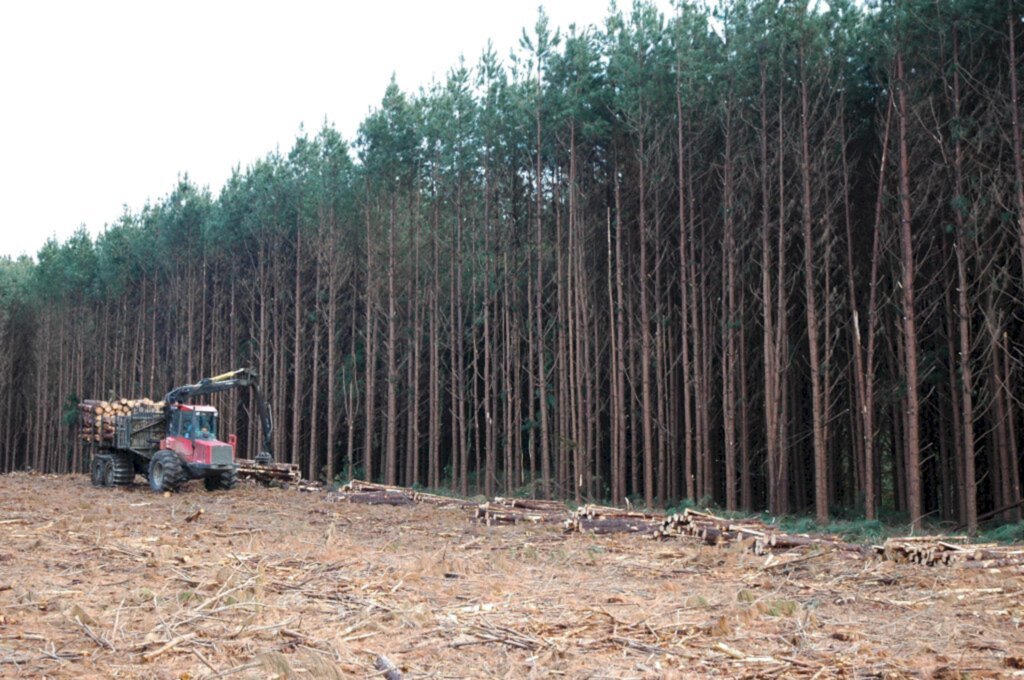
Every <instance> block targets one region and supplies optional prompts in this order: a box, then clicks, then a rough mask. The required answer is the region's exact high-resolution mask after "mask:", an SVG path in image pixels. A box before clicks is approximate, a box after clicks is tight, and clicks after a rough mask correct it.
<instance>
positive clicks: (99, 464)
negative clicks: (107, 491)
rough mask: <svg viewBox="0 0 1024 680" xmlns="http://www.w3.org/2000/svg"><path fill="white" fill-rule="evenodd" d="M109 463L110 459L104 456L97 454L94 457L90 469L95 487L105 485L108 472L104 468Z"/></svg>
mask: <svg viewBox="0 0 1024 680" xmlns="http://www.w3.org/2000/svg"><path fill="white" fill-rule="evenodd" d="M109 462H110V459H109V458H108V457H107V456H104V455H102V454H97V455H95V456H93V458H92V465H91V466H90V468H89V471H90V473H91V481H92V485H93V486H103V485H104V477H106V471H105V470H104V469H103V468H104V466H105V465H106V464H107V463H109Z"/></svg>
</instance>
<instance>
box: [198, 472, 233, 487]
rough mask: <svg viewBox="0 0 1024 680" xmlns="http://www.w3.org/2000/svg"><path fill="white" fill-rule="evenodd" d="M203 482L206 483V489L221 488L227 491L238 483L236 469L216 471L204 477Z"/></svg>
mask: <svg viewBox="0 0 1024 680" xmlns="http://www.w3.org/2000/svg"><path fill="white" fill-rule="evenodd" d="M203 484H205V485H206V490H207V491H217V490H219V489H223V490H225V491H229V490H231V489H234V488H235V485H236V484H238V470H237V469H236V468H232V469H230V470H228V471H227V472H221V473H218V474H216V475H214V476H212V477H206V478H204V479H203Z"/></svg>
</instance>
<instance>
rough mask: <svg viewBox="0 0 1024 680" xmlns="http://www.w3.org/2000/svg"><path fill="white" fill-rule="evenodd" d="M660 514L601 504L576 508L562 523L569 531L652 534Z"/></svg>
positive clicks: (655, 529)
mask: <svg viewBox="0 0 1024 680" xmlns="http://www.w3.org/2000/svg"><path fill="white" fill-rule="evenodd" d="M664 519H665V516H664V515H662V514H656V513H648V512H641V511H639V510H623V509H622V508H613V507H608V506H603V505H584V506H582V507H580V508H577V509H576V511H575V512H574V513H572V515H571V516H570V517H569V519H567V520H565V523H564V524H563V526H564V528H565V531H566V532H569V533H591V534H618V533H631V534H641V535H644V536H652V537H653V536H654V535H655V532H656V531H658V529H659V528H660V527H661V524H662V522H663V521H664Z"/></svg>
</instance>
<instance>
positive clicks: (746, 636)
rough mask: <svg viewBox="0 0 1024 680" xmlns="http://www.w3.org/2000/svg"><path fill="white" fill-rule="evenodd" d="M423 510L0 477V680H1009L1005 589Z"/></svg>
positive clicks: (1015, 625)
mask: <svg viewBox="0 0 1024 680" xmlns="http://www.w3.org/2000/svg"><path fill="white" fill-rule="evenodd" d="M349 491H351V492H377V493H380V492H381V491H382V489H380V488H374V487H372V486H371V487H361V486H360V485H359V484H356V485H354V486H353V488H352V489H350V490H349ZM410 496H411V493H410ZM133 497H134V498H133ZM446 502H450V499H449V501H446ZM413 503H415V505H410V506H401V507H388V506H375V505H369V504H360V503H358V502H356V503H348V502H337V501H336V500H335V499H333V498H332V495H331V494H328V493H324V494H307V493H300V492H298V491H296V490H295V489H294V488H293V487H288V488H265V487H260V486H256V485H248V484H246V485H241V486H239V487H238V488H236V489H235V490H234V491H233V492H232V493H229V494H207V493H205V492H204V491H203V490H202V489H201V488H199V489H196V488H186V489H184V490H183V491H181V492H179V493H176V494H171V495H169V496H163V495H153V494H150V493H149V492H148V491H147V490H146V489H145V488H143V487H141V486H137V487H130V488H126V489H125V490H124V493H119V494H110V493H107V492H105V491H104V490H103V489H96V488H93V487H92V486H91V485H90V484H89V480H88V478H87V477H84V476H82V475H67V476H50V475H33V474H25V473H16V474H11V475H0V517H4V521H3V522H0V584H2V586H3V587H0V675H13V676H15V677H44V676H45V677H126V678H134V677H138V678H142V677H147V678H148V677H167V678H182V677H189V678H193V679H194V680H199V679H200V678H202V679H204V680H213V678H218V677H230V678H231V679H232V680H234V679H236V678H238V679H241V680H256V679H257V678H268V677H279V678H285V677H295V678H302V677H326V678H331V677H386V676H384V675H383V673H384V672H386V671H382V670H381V668H382V665H383V664H382V662H379V661H378V658H379V657H383V658H384V659H387V660H388V661H389V662H390V664H391V666H393V667H394V668H395V669H398V670H397V672H400V673H401V674H402V676H404V677H406V678H409V679H410V680H412V679H414V678H426V677H451V676H452V675H453V674H455V675H458V676H460V677H567V678H576V677H635V678H642V677H679V678H687V677H777V678H802V679H804V680H809V679H810V678H818V679H819V680H821V679H824V678H839V677H886V678H907V677H922V676H927V677H962V676H963V675H965V674H970V675H971V676H972V677H973V676H977V677H997V676H1000V675H1007V674H1012V672H1013V669H1015V668H1017V666H1019V665H1020V664H1021V661H1020V657H1021V655H1020V652H1019V650H1020V649H1024V627H1022V626H1021V625H1020V621H1021V620H1022V619H1024V605H1022V599H1021V595H1022V593H1024V576H1022V575H1021V574H1019V573H1016V572H1014V571H1012V570H996V569H967V568H958V567H957V566H952V565H951V567H950V568H931V567H928V566H925V565H924V564H916V563H913V562H906V563H897V562H893V561H887V560H884V559H881V556H880V555H878V556H877V557H876V555H875V553H874V552H873V551H869V552H870V553H871V554H869V555H867V556H866V558H862V557H861V556H860V555H859V554H854V553H847V552H837V551H834V550H825V549H819V548H807V547H803V546H801V547H798V548H792V549H781V548H776V549H774V550H772V551H769V553H768V554H767V555H765V556H759V555H756V554H754V552H753V551H752V550H750V549H749V546H748V544H749V543H750V540H751V539H749V538H746V539H743V540H736V541H734V542H733V543H731V544H728V543H719V544H718V545H709V544H707V543H706V542H705V541H704V540H701V539H699V538H698V537H695V536H687V535H680V536H672V537H670V538H666V539H665V540H653V539H652V537H650V536H647V535H639V533H638V532H634V531H629V532H617V533H609V534H605V535H600V536H595V535H592V534H590V533H583V534H575V535H573V534H566V533H564V530H563V527H562V526H561V525H560V524H558V523H548V522H542V523H533V522H529V521H526V522H518V523H515V524H502V525H500V526H496V525H493V526H486V525H485V524H484V523H482V522H473V521H468V520H470V519H471V518H472V516H473V514H475V509H476V506H477V505H478V504H472V503H471V504H470V505H471V506H472V508H473V511H470V510H469V509H468V508H465V507H464V506H462V505H449V506H447V507H440V506H434V505H431V504H430V502H427V501H415V500H414V501H413ZM200 506H201V507H202V508H203V510H204V512H203V514H202V516H201V518H198V519H197V520H195V521H192V522H185V521H184V519H185V518H187V517H189V516H191V515H192V514H194V513H195V511H196V508H197V507H200ZM127 507H131V509H132V511H131V512H125V510H126V508H127ZM549 507H550V506H549ZM519 510H521V511H524V512H525V511H527V510H531V511H533V512H537V508H530V509H528V508H519ZM576 512H577V513H579V516H580V517H586V516H587V515H588V514H589V515H590V519H593V520H599V519H605V520H611V519H616V518H614V517H610V516H609V515H610V514H611V513H609V512H608V511H607V510H606V511H604V512H603V513H602V511H601V510H600V509H599V506H595V507H594V508H591V509H590V510H589V511H588V510H584V509H582V508H581V509H580V510H577V511H576ZM569 514H570V513H569V512H568V510H563V511H562V519H563V520H565V519H566V518H568V517H569ZM705 514H706V513H705ZM618 519H623V520H625V522H626V523H627V524H629V523H634V524H638V523H641V522H643V523H645V526H646V523H648V522H654V523H656V524H657V523H659V522H664V521H665V520H666V519H668V518H667V517H661V518H660V519H659V518H658V517H657V516H656V515H655V514H653V513H652V516H651V517H636V516H627V517H622V518H618ZM693 519H694V520H695V521H696V520H697V519H698V518H697V517H696V516H694V518H693ZM717 519H718V520H720V521H721V522H731V523H733V524H737V525H742V526H745V527H748V528H753V527H754V525H753V523H751V522H747V521H746V520H743V521H740V520H727V519H724V518H717ZM7 520H16V521H7ZM702 521H707V518H706V517H705V519H704V520H702ZM769 528H771V527H769ZM910 543H911V544H915V545H924V544H925V542H924V541H911V542H910ZM953 544H955V545H957V546H959V547H960V548H961V549H963V548H964V546H966V545H968V544H967V543H953ZM729 545H733V546H735V549H732V548H729V547H728V546H729ZM997 548H998V549H999V550H1004V549H1006V548H1007V547H1006V546H1002V547H993V548H981V550H995V549H997ZM961 551H963V550H961ZM981 554H982V555H984V554H985V553H981ZM848 556H849V557H852V558H853V559H847V557H848Z"/></svg>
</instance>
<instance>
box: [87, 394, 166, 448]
mask: <svg viewBox="0 0 1024 680" xmlns="http://www.w3.org/2000/svg"><path fill="white" fill-rule="evenodd" d="M163 408H164V402H162V401H153V400H152V399H146V398H142V399H111V400H109V401H105V400H100V399H84V400H83V401H82V402H81V403H79V404H78V411H79V413H80V415H81V418H80V419H79V421H80V423H81V426H82V429H81V432H80V433H79V437H80V438H81V439H82V441H87V442H97V443H99V442H108V441H113V440H114V423H115V419H116V418H117V416H129V415H132V414H133V413H142V412H145V413H150V412H158V411H162V410H163Z"/></svg>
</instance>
